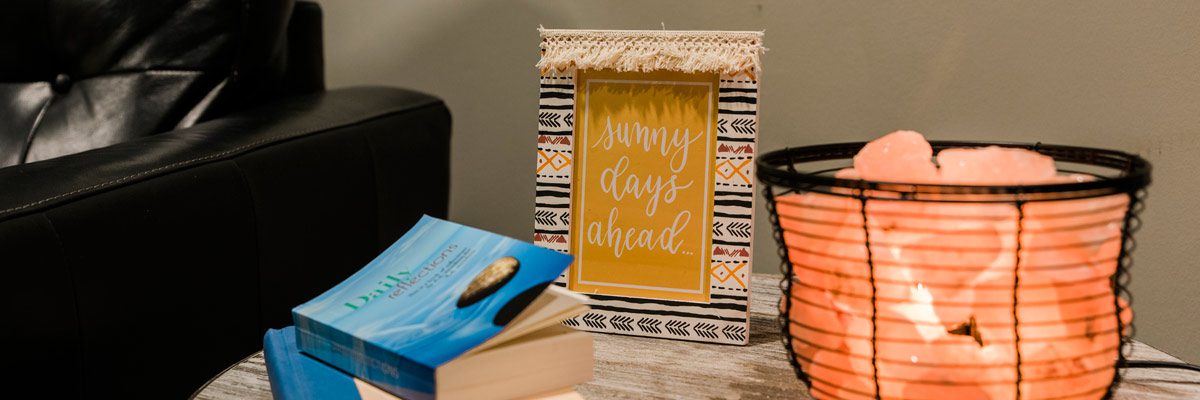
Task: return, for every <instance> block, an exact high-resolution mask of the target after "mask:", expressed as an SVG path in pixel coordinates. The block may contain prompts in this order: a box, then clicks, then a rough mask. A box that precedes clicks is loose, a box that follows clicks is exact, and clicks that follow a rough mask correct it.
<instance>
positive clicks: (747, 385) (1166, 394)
mask: <svg viewBox="0 0 1200 400" xmlns="http://www.w3.org/2000/svg"><path fill="white" fill-rule="evenodd" d="M779 279H780V277H779V276H778V275H767V274H754V276H753V278H752V285H751V304H750V344H749V345H748V346H729V345H718V344H707V343H695V342H683V341H673V340H665V339H651V338H641V337H633V336H621V335H609V334H594V335H595V346H596V370H595V378H594V379H592V381H591V382H588V383H585V384H582V385H579V386H578V387H576V390H577V391H578V392H579V393H580V394H581V395H582V396H583V397H584V398H588V399H646V398H670V399H695V398H703V399H712V398H720V399H810V398H811V397H810V396H809V395H808V391H807V390H806V389H805V387H804V385H803V384H802V383H801V382H800V381H799V380H798V379H796V375H795V373H793V372H792V367H791V365H789V364H788V362H787V355H786V353H785V352H784V347H783V344H782V341H781V339H780V336H781V334H780V332H779V325H778V324H777V323H776V320H775V318H776V316H777V315H778V311H777V309H776V307H775V304H777V302H778V301H779V300H778V299H779V286H778V285H779ZM1132 359H1135V360H1161V361H1179V360H1178V359H1176V358H1175V357H1172V356H1170V355H1168V354H1166V353H1163V352H1162V351H1159V350H1158V349H1155V348H1153V347H1150V346H1149V345H1146V344H1143V343H1140V342H1135V343H1134V347H1133V356H1132ZM195 398H196V399H201V400H211V399H216V400H223V399H250V400H258V399H262V400H267V399H271V385H270V382H268V380H267V370H266V366H265V365H264V364H263V355H262V352H261V351H260V352H258V353H255V354H253V355H250V356H249V357H247V358H246V359H244V360H242V361H241V362H239V363H237V364H235V365H233V366H231V367H230V368H229V369H228V370H226V371H225V372H223V373H221V374H220V375H218V376H217V377H215V378H214V379H213V380H212V381H210V382H209V383H208V384H206V385H205V386H204V387H202V388H200V390H198V391H197V392H196V395H195ZM1116 398H1118V399H1183V398H1193V399H1195V398H1200V374H1197V373H1194V372H1189V371H1183V370H1175V369H1130V370H1127V371H1126V372H1125V373H1124V379H1123V380H1122V381H1121V386H1120V389H1119V390H1118V391H1117V395H1116Z"/></svg>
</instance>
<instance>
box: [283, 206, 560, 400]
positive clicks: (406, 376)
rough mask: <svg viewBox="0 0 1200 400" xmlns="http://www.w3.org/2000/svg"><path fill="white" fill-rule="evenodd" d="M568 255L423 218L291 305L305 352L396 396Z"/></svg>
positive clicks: (430, 389) (496, 326)
mask: <svg viewBox="0 0 1200 400" xmlns="http://www.w3.org/2000/svg"><path fill="white" fill-rule="evenodd" d="M571 259H572V258H571V256H569V255H566V254H561V253H558V252H556V251H553V250H548V249H544V248H541V247H537V246H534V245H532V244H530V243H526V242H522V241H519V240H516V239H512V238H508V237H505V236H501V235H497V234H494V233H490V232H486V231H483V230H479V229H475V228H471V227H467V226H463V225H459V224H456V223H453V222H448V221H443V220H440V219H437V218H433V217H429V216H425V217H423V218H422V219H421V220H420V221H419V222H417V224H416V225H414V226H413V228H412V229H411V230H409V231H408V233H406V234H405V235H404V236H403V237H401V238H400V240H398V241H396V243H393V244H392V245H391V246H390V247H388V248H387V250H384V252H383V253H382V254H380V255H379V256H378V257H377V258H375V259H374V260H372V261H371V262H370V263H368V264H367V265H366V267H364V268H363V269H362V270H360V271H358V272H356V273H355V274H354V275H352V276H350V277H349V278H347V279H346V280H345V281H342V282H341V283H339V284H338V285H337V286H334V287H333V288H332V289H329V290H328V291H326V292H325V293H323V294H321V295H320V296H317V297H316V298H314V299H312V300H311V301H309V302H307V303H304V304H302V305H300V306H298V307H296V308H294V309H293V310H292V317H293V319H294V321H295V324H296V341H297V343H298V347H299V348H300V350H302V351H303V352H305V353H307V354H309V355H311V356H313V357H315V358H317V359H320V360H322V361H324V362H326V363H329V364H330V365H333V366H335V367H337V368H339V369H341V370H343V371H345V372H347V373H349V374H351V375H353V376H356V377H358V378H360V379H363V380H365V381H368V382H371V383H372V384H374V385H376V386H378V387H380V388H382V389H384V390H386V391H388V392H391V393H393V394H396V395H398V396H401V397H404V398H408V399H426V398H433V397H435V396H436V393H435V392H436V388H437V382H436V378H435V377H436V370H437V368H438V367H439V366H441V365H444V364H446V363H447V362H449V361H451V360H453V359H454V358H456V357H458V356H460V355H462V354H464V353H466V352H467V351H469V350H471V349H473V348H475V347H476V346H479V345H480V344H482V343H483V342H485V341H487V340H488V339H490V338H492V337H493V336H495V335H496V334H497V333H499V332H500V331H501V330H503V329H504V326H505V325H506V324H507V323H508V322H509V321H511V320H512V319H513V318H515V317H516V315H517V314H518V313H520V312H521V311H522V310H524V309H525V307H526V306H528V305H529V303H530V302H531V301H533V299H534V298H536V297H537V296H538V295H539V294H541V292H542V291H543V290H545V288H546V287H547V286H548V285H550V283H551V282H552V281H553V280H554V279H555V278H557V277H558V276H559V274H561V273H562V272H563V271H564V270H565V269H566V268H567V266H568V265H570V263H571Z"/></svg>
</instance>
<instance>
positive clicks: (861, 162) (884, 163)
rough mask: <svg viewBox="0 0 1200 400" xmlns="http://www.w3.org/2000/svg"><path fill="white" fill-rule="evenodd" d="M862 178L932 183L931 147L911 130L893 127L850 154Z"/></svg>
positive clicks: (934, 167)
mask: <svg viewBox="0 0 1200 400" xmlns="http://www.w3.org/2000/svg"><path fill="white" fill-rule="evenodd" d="M854 169H855V170H856V171H858V173H859V175H860V176H861V177H862V179H866V180H872V181H884V182H918V183H933V182H936V181H937V180H938V173H937V172H938V171H937V166H935V165H933V148H931V147H930V146H929V142H927V141H925V137H924V136H921V134H920V133H917V132H913V131H896V132H892V133H889V134H887V135H885V136H883V137H881V138H879V139H875V140H873V141H871V142H870V143H867V145H866V146H863V148H862V150H859V151H858V154H857V155H855V156H854Z"/></svg>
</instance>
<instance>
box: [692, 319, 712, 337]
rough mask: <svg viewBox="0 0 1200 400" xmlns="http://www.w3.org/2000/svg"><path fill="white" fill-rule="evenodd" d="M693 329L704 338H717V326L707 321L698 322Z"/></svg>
mask: <svg viewBox="0 0 1200 400" xmlns="http://www.w3.org/2000/svg"><path fill="white" fill-rule="evenodd" d="M692 330H694V331H696V335H699V336H700V337H703V338H709V339H716V338H717V326H716V325H713V324H710V323H707V322H697V323H696V327H695V328H693V329H692Z"/></svg>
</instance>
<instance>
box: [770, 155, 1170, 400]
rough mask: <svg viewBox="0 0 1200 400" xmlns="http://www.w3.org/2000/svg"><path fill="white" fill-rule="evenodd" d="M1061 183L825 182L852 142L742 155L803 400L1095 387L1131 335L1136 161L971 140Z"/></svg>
mask: <svg viewBox="0 0 1200 400" xmlns="http://www.w3.org/2000/svg"><path fill="white" fill-rule="evenodd" d="M930 144H931V145H932V147H933V149H934V151H935V152H938V151H941V150H943V149H950V148H975V147H983V146H992V145H995V146H1001V147H1009V148H1022V149H1028V150H1033V151H1036V152H1039V153H1041V154H1044V155H1046V156H1049V157H1051V158H1053V159H1054V161H1055V164H1056V165H1057V166H1058V170H1059V172H1060V173H1067V174H1073V175H1071V176H1072V177H1074V178H1075V179H1073V180H1071V181H1070V182H1064V183H1053V184H1043V185H1025V186H1020V185H942V184H913V183H899V182H877V181H865V180H856V179H840V178H837V177H835V176H834V175H835V172H836V171H838V170H839V169H841V168H843V167H847V166H850V165H852V164H851V162H852V161H851V160H852V159H853V157H854V156H855V154H857V153H858V151H859V150H860V149H862V148H863V146H864V145H866V143H841V144H828V145H819V146H808V147H801V148H788V149H784V150H778V151H774V152H770V153H766V154H763V155H762V156H760V157H759V159H758V160H757V166H758V174H757V175H758V179H759V180H760V181H762V182H763V183H764V184H765V185H763V186H764V189H763V190H764V195H765V196H766V199H767V207H768V209H769V211H770V219H771V223H772V225H773V227H774V231H775V239H776V241H777V243H778V244H779V255H780V258H781V260H782V265H781V270H782V272H783V275H784V278H783V280H782V282H781V284H780V285H781V286H780V287H781V289H782V293H783V295H782V298H781V299H780V305H779V307H780V317H779V321H780V326H781V329H782V331H783V338H784V346H785V347H786V348H787V351H788V356H789V359H790V361H791V364H792V366H793V367H794V369H795V371H796V375H797V377H798V378H800V379H801V380H803V381H804V382H805V383H806V384H808V386H809V388H810V389H809V390H810V393H811V394H812V395H814V396H815V397H818V398H850V399H859V398H862V399H871V398H875V399H880V398H895V399H917V398H993V399H1051V398H1053V399H1059V398H1061V399H1075V398H1081V399H1082V398H1101V397H1105V398H1107V397H1111V395H1112V393H1113V391H1114V390H1115V388H1116V386H1117V384H1118V382H1119V379H1120V378H1119V377H1120V375H1119V373H1118V372H1119V371H1118V368H1119V366H1120V365H1123V364H1124V361H1125V360H1124V358H1125V356H1126V353H1127V351H1128V349H1129V338H1130V337H1131V336H1132V335H1133V326H1132V310H1131V309H1130V306H1129V301H1131V297H1130V294H1129V292H1128V290H1127V287H1128V283H1129V268H1130V265H1131V263H1132V258H1131V256H1130V254H1131V252H1132V251H1133V249H1134V240H1133V233H1134V232H1135V231H1136V230H1137V229H1138V227H1139V226H1140V220H1139V219H1138V214H1139V212H1140V211H1141V210H1142V208H1143V201H1142V199H1143V198H1144V196H1145V188H1146V186H1147V185H1148V184H1149V183H1150V164H1149V163H1148V162H1146V160H1144V159H1142V158H1141V157H1138V156H1135V155H1131V154H1127V153H1123V152H1119V151H1112V150H1103V149H1094V148H1082V147H1070V146H1057V145H1043V144H1014V143H986V142H949V141H934V142H931V143H930Z"/></svg>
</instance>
